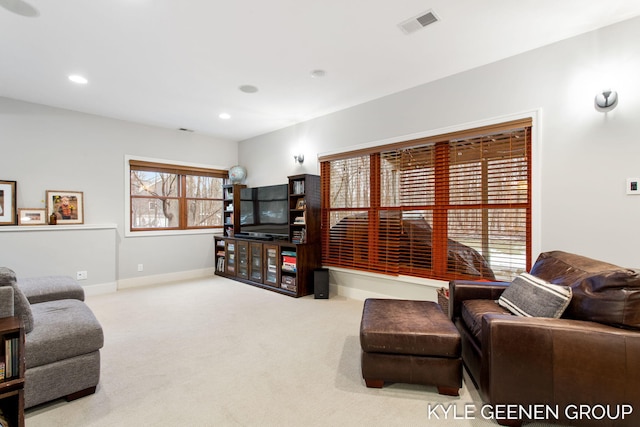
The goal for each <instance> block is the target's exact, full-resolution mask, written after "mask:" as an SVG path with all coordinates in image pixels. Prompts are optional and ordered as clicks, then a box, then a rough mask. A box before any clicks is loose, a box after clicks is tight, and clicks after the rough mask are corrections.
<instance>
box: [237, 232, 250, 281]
mask: <svg viewBox="0 0 640 427" xmlns="http://www.w3.org/2000/svg"><path fill="white" fill-rule="evenodd" d="M236 256H237V259H236V268H237V271H236V276H237V277H241V278H243V279H248V278H249V242H245V241H242V240H238V241H236Z"/></svg>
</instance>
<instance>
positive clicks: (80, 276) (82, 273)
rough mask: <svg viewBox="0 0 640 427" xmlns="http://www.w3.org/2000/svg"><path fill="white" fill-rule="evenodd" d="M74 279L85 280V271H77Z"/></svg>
mask: <svg viewBox="0 0 640 427" xmlns="http://www.w3.org/2000/svg"><path fill="white" fill-rule="evenodd" d="M76 279H78V280H87V271H86V270H84V271H78V272H77V273H76Z"/></svg>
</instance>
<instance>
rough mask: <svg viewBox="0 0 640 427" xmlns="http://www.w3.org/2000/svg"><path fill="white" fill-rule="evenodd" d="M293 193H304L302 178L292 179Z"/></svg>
mask: <svg viewBox="0 0 640 427" xmlns="http://www.w3.org/2000/svg"><path fill="white" fill-rule="evenodd" d="M293 194H304V180H299V181H293Z"/></svg>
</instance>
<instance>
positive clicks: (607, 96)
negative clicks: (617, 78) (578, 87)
mask: <svg viewBox="0 0 640 427" xmlns="http://www.w3.org/2000/svg"><path fill="white" fill-rule="evenodd" d="M595 102H596V109H597V110H598V111H610V110H613V109H614V108H615V107H616V105H618V92H616V91H615V90H611V89H606V90H603V91H602V92H601V93H599V94H597V95H596V100H595Z"/></svg>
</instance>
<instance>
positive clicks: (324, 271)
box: [313, 268, 329, 299]
mask: <svg viewBox="0 0 640 427" xmlns="http://www.w3.org/2000/svg"><path fill="white" fill-rule="evenodd" d="M313 293H314V296H315V298H316V299H327V298H329V269H328V268H318V269H316V270H313Z"/></svg>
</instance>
